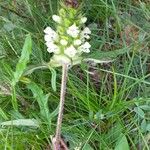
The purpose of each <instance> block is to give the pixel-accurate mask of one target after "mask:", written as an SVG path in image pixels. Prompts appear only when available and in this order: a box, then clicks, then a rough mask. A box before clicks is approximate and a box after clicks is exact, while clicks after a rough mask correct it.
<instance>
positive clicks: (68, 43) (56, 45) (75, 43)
mask: <svg viewBox="0 0 150 150" xmlns="http://www.w3.org/2000/svg"><path fill="white" fill-rule="evenodd" d="M52 19H53V21H54V23H55V29H52V28H51V27H46V29H45V30H44V33H45V36H44V39H45V41H46V43H45V44H46V46H47V51H48V52H49V53H53V55H52V58H51V59H50V63H49V65H50V66H51V67H59V66H62V83H61V94H60V106H59V113H58V119H57V127H56V134H55V137H54V138H53V140H52V142H53V148H54V149H55V150H58V149H59V148H60V145H61V144H62V140H61V124H62V118H63V109H64V102H65V93H66V82H67V74H68V66H70V65H71V66H72V65H75V64H80V63H81V61H82V60H83V57H82V54H83V53H89V52H90V48H91V45H90V44H89V39H90V35H91V31H90V29H89V28H88V27H86V26H85V23H86V21H87V18H86V17H85V16H84V15H83V14H82V13H81V11H80V8H77V7H72V6H68V5H65V4H61V8H60V10H59V11H58V15H53V16H52ZM62 145H64V144H62Z"/></svg>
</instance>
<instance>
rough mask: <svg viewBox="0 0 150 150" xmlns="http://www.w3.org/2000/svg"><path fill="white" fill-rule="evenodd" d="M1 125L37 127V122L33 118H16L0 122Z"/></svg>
mask: <svg viewBox="0 0 150 150" xmlns="http://www.w3.org/2000/svg"><path fill="white" fill-rule="evenodd" d="M0 125H1V126H30V127H39V123H38V122H37V120H35V119H17V120H11V121H5V122H2V123H0Z"/></svg>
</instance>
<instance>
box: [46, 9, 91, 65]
mask: <svg viewBox="0 0 150 150" xmlns="http://www.w3.org/2000/svg"><path fill="white" fill-rule="evenodd" d="M52 19H53V20H54V21H55V25H56V31H54V30H53V29H52V28H51V27H47V28H46V29H45V30H44V33H45V37H44V39H45V41H46V45H47V51H48V52H49V53H53V57H52V59H51V62H53V63H55V64H59V65H62V64H64V63H68V64H70V63H73V62H74V61H77V60H78V59H81V55H82V53H89V52H90V47H91V45H90V44H89V42H88V40H89V39H90V34H91V31H90V29H89V28H88V27H85V22H86V21H87V18H86V17H83V16H82V15H80V14H79V13H78V10H75V9H74V8H65V9H64V8H62V9H60V11H59V15H53V16H52Z"/></svg>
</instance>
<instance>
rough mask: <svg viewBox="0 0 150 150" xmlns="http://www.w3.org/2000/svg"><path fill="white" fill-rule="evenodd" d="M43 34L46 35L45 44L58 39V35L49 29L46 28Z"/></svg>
mask: <svg viewBox="0 0 150 150" xmlns="http://www.w3.org/2000/svg"><path fill="white" fill-rule="evenodd" d="M44 32H45V33H46V34H45V36H44V39H45V41H46V42H50V41H55V40H57V39H58V34H57V33H56V32H55V31H54V30H53V29H52V28H50V27H47V28H46V29H45V30H44Z"/></svg>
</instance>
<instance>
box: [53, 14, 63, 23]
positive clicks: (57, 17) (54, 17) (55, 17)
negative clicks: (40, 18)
mask: <svg viewBox="0 0 150 150" xmlns="http://www.w3.org/2000/svg"><path fill="white" fill-rule="evenodd" d="M52 19H53V20H54V21H55V22H57V23H61V18H60V17H59V16H57V15H53V16H52Z"/></svg>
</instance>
